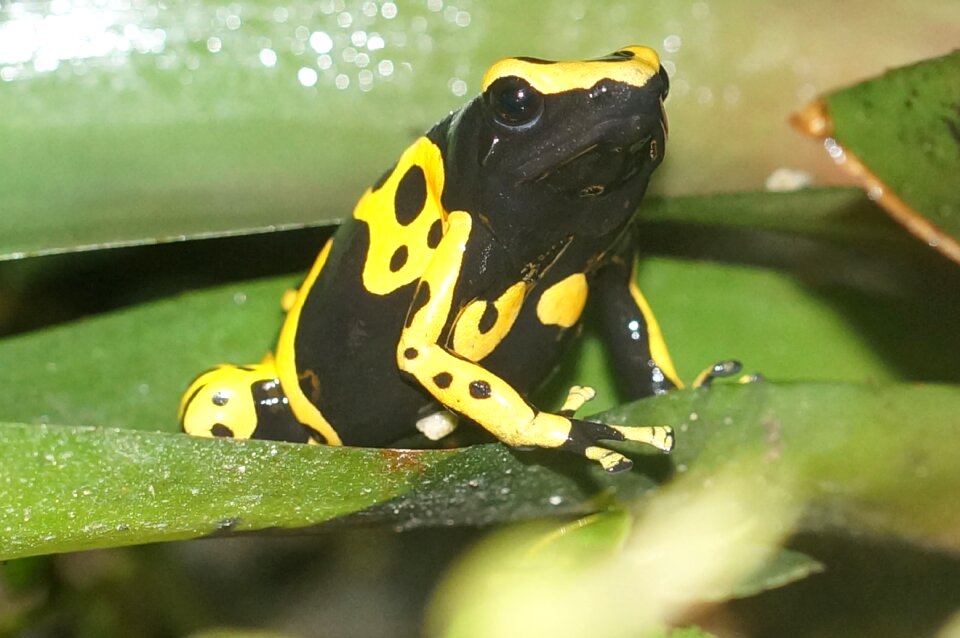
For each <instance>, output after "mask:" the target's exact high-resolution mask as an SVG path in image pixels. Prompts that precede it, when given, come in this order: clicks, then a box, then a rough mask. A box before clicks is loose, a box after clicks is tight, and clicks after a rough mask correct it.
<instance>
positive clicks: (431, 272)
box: [397, 211, 571, 447]
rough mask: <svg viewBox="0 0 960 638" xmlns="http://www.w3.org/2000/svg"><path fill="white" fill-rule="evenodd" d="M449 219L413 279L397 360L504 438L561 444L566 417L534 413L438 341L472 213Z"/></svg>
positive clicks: (517, 395) (449, 402) (444, 399)
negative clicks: (419, 273) (429, 257)
mask: <svg viewBox="0 0 960 638" xmlns="http://www.w3.org/2000/svg"><path fill="white" fill-rule="evenodd" d="M448 223H449V226H448V229H447V232H446V234H445V235H444V237H443V239H442V240H441V241H440V244H439V245H438V246H437V250H436V253H435V254H434V256H433V259H432V260H431V261H430V265H429V266H428V267H427V269H426V271H425V272H424V274H423V277H421V279H420V283H419V284H418V285H417V290H416V293H415V294H414V300H413V303H412V305H411V307H410V311H409V314H408V316H407V322H406V326H405V327H404V330H403V333H402V334H401V337H400V343H399V346H398V348H397V365H398V366H399V367H400V369H401V370H403V371H404V372H407V373H409V374H411V375H413V376H414V377H415V378H416V379H417V381H419V382H420V384H421V385H423V387H424V388H425V389H426V390H427V391H428V392H430V394H432V395H433V396H434V397H435V398H436V399H437V400H438V401H440V403H442V404H443V405H444V406H446V407H447V408H449V409H451V410H453V411H454V412H457V413H460V414H463V415H465V416H467V417H469V418H470V419H473V420H474V421H476V422H477V423H479V424H480V425H482V426H483V427H484V428H486V429H487V430H489V431H490V432H491V433H492V434H493V435H495V436H496V437H497V438H499V439H500V440H501V441H503V442H504V443H507V444H509V445H536V446H540V447H560V446H562V445H564V444H565V443H566V442H567V439H568V435H569V433H570V428H571V422H570V420H569V419H565V418H563V417H559V416H555V415H546V414H541V413H537V411H536V410H534V408H533V407H532V406H530V405H529V404H528V403H527V402H526V401H525V400H524V399H523V397H521V396H520V393H519V392H517V391H516V390H515V389H514V388H513V387H512V386H511V385H510V384H509V383H507V382H506V381H504V380H503V379H501V378H500V377H498V376H496V375H495V374H493V373H492V372H490V371H489V370H487V369H486V368H484V367H482V366H480V365H478V364H476V363H474V362H472V361H468V360H467V359H465V358H462V357H459V356H457V355H455V354H453V353H451V352H448V351H447V350H446V349H445V348H444V347H443V346H441V345H439V343H438V341H439V338H440V334H441V331H442V330H443V326H444V325H445V323H446V322H447V318H448V317H449V316H450V312H451V306H452V303H453V291H454V288H455V286H456V283H457V280H458V279H459V276H460V269H461V267H462V265H463V252H464V249H465V247H466V243H467V239H468V238H469V236H470V229H471V226H472V219H471V217H470V216H469V215H468V214H467V213H465V212H462V211H455V212H452V213H450V216H449V218H448ZM547 417H552V418H547Z"/></svg>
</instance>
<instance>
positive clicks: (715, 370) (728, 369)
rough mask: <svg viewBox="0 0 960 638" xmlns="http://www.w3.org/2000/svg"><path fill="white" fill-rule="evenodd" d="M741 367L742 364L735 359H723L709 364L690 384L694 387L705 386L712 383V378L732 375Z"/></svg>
mask: <svg viewBox="0 0 960 638" xmlns="http://www.w3.org/2000/svg"><path fill="white" fill-rule="evenodd" d="M742 369H743V364H741V363H740V362H739V361H737V360H735V359H725V360H723V361H718V362H717V363H715V364H713V365H712V366H709V367H708V368H707V369H705V370H704V371H703V372H701V373H700V374H698V375H697V378H696V379H694V380H693V383H692V384H691V385H692V386H693V387H694V388H702V387H707V386H709V385H710V384H711V383H713V380H714V379H720V378H723V377H732V376H733V375H735V374H737V373H738V372H740V370H742Z"/></svg>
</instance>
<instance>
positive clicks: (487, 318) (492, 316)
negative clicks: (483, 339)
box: [477, 301, 500, 335]
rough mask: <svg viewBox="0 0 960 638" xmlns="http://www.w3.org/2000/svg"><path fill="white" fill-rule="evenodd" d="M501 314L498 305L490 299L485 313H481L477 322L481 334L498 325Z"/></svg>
mask: <svg viewBox="0 0 960 638" xmlns="http://www.w3.org/2000/svg"><path fill="white" fill-rule="evenodd" d="M499 316H500V313H499V312H498V311H497V307H496V306H495V305H493V303H491V302H489V301H488V302H487V306H486V307H485V308H484V309H483V314H482V315H480V321H479V322H477V330H479V331H480V334H483V335H485V334H487V333H488V332H490V329H491V328H493V327H494V326H495V325H497V319H498V318H499Z"/></svg>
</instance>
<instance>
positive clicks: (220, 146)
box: [0, 0, 960, 636]
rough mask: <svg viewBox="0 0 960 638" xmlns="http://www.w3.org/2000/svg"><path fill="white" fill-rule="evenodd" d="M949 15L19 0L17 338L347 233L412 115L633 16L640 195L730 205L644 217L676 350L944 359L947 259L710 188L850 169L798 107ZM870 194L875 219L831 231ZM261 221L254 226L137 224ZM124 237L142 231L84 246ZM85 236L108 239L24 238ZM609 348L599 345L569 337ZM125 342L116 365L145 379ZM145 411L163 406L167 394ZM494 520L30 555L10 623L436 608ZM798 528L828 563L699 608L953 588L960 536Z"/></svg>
mask: <svg viewBox="0 0 960 638" xmlns="http://www.w3.org/2000/svg"><path fill="white" fill-rule="evenodd" d="M958 26H960V3H957V2H956V0H934V1H928V2H923V3H908V2H904V1H902V0H899V1H895V0H881V1H868V0H856V1H851V2H845V3H835V2H829V1H828V0H813V1H810V2H806V3H802V4H797V3H788V2H779V1H778V2H766V3H758V2H747V1H746V0H713V1H707V0H699V1H686V0H681V1H677V0H670V1H667V0H662V1H659V2H649V1H643V0H634V1H628V2H618V1H612V0H611V1H594V2H587V1H582V2H552V3H546V2H542V3H541V2H527V3H522V2H504V1H502V0H496V1H489V2H487V1H479V0H473V1H469V0H460V1H456V0H451V1H449V2H444V1H443V0H423V1H398V2H374V1H371V0H367V1H355V2H345V1H342V0H317V1H315V2H277V3H267V2H223V3H219V4H218V3H214V2H208V1H192V0H191V1H182V2H178V1H173V0H170V1H166V0H165V1H153V2H144V1H141V0H96V1H90V2H87V1H81V0H52V1H51V2H32V1H26V2H9V1H8V0H0V113H2V116H0V256H2V257H3V258H4V260H5V261H4V262H3V263H0V335H14V334H20V333H23V334H26V335H27V336H33V335H42V334H43V333H42V332H41V331H40V330H39V329H40V328H42V327H46V326H51V325H55V324H66V323H67V322H70V321H72V320H75V319H78V318H81V317H86V316H93V315H97V314H101V313H104V312H106V311H108V310H112V309H117V308H125V307H128V306H132V305H134V304H136V303H139V302H142V301H145V300H150V299H158V298H163V297H167V296H170V295H173V294H176V293H180V292H182V291H185V290H190V289H193V288H201V287H205V286H209V285H214V284H230V283H232V282H239V281H242V280H246V279H249V278H254V277H264V276H271V275H282V274H286V273H296V272H300V271H302V270H303V269H304V268H305V267H306V266H307V265H308V264H309V262H310V260H311V258H312V254H313V252H314V251H315V250H316V247H317V246H319V245H320V242H321V241H322V238H323V236H324V234H325V233H326V232H327V231H326V230H325V229H323V228H319V229H307V230H302V231H301V230H295V228H297V227H299V226H301V225H318V224H319V225H323V224H326V223H329V222H331V221H333V220H338V219H342V218H343V217H345V216H347V215H348V214H349V213H350V211H351V209H352V206H353V202H354V201H355V200H356V198H357V196H358V194H359V193H360V192H361V191H362V189H363V188H365V187H366V186H367V185H368V184H369V183H370V182H371V181H372V180H373V179H375V178H376V177H377V176H378V175H379V174H380V173H381V172H382V171H383V169H384V168H385V167H387V166H389V165H390V164H391V163H392V162H393V160H394V159H395V157H396V156H397V154H398V153H399V152H400V151H401V150H402V148H403V147H404V146H405V145H406V144H407V143H408V142H409V141H410V140H411V139H412V138H413V137H414V136H416V135H417V134H419V133H420V132H422V131H423V130H425V129H426V128H427V127H429V126H430V125H431V124H432V123H433V122H434V121H436V120H437V119H439V118H440V117H442V116H443V115H444V114H446V113H447V112H448V111H449V110H450V109H453V108H455V107H456V106H457V105H459V104H461V103H462V102H463V101H464V100H466V99H468V98H469V96H471V95H473V94H474V93H475V91H476V90H477V88H478V86H479V81H480V77H481V75H482V73H483V70H484V69H485V68H486V66H487V65H488V64H489V63H491V62H492V61H493V60H495V59H496V58H499V57H502V56H507V55H518V54H521V55H535V56H540V57H547V58H581V57H589V56H594V55H601V54H604V53H607V52H609V51H611V50H613V49H615V48H617V47H620V46H622V45H625V44H629V43H642V44H648V45H651V46H653V47H655V48H657V49H658V50H659V51H660V52H661V54H662V56H663V60H664V63H665V65H666V66H667V68H668V70H669V72H670V74H671V78H672V91H671V96H670V100H669V102H668V105H667V107H668V112H669V117H670V125H671V137H670V142H669V150H668V155H667V157H668V158H667V160H666V162H665V163H664V165H663V166H662V168H661V169H660V170H659V172H658V175H657V176H656V178H655V180H654V183H653V185H652V189H651V193H652V194H654V195H661V196H671V197H673V196H687V195H704V196H705V201H708V202H712V203H714V204H717V209H718V210H720V211H721V212H720V213H718V223H720V225H721V226H723V225H724V224H726V226H725V227H723V228H721V229H720V230H718V229H717V228H715V227H710V226H704V225H702V224H701V225H696V224H688V223H683V220H680V221H677V218H676V217H674V216H673V215H672V211H671V208H670V206H669V202H670V201H673V200H666V201H667V203H666V204H665V203H664V201H663V200H661V201H660V204H659V205H656V202H652V203H654V204H655V205H654V206H651V207H650V209H649V210H648V213H647V214H648V217H649V219H650V221H649V223H648V224H649V225H648V226H647V228H648V230H649V232H648V233H647V234H646V235H645V239H644V248H645V250H647V251H648V252H649V253H651V254H653V255H656V258H655V259H652V260H650V261H649V262H648V263H647V264H646V265H645V266H644V272H643V273H642V277H643V283H644V288H645V290H647V292H648V294H649V296H650V297H651V300H652V301H653V302H654V305H655V308H657V310H658V314H659V316H660V319H661V322H662V324H663V325H664V329H665V331H666V333H667V336H668V338H669V339H670V340H671V343H672V344H673V349H674V352H675V355H676V357H677V359H678V364H679V367H680V369H681V373H682V374H683V375H684V376H686V377H687V378H689V377H690V376H691V375H692V374H693V373H694V372H696V371H697V370H698V369H699V368H700V367H702V365H703V363H704V362H705V361H709V360H712V359H717V358H721V357H727V356H738V357H740V358H742V359H744V360H745V361H746V362H747V363H748V366H750V367H751V369H754V368H757V369H761V370H763V371H764V372H765V373H766V374H768V375H770V376H771V378H775V379H778V380H779V379H811V378H812V379H830V380H837V379H840V380H851V381H861V382H862V381H867V382H870V381H878V380H889V379H896V380H911V381H916V380H931V381H954V382H956V381H957V380H958V378H960V370H958V369H957V366H956V365H955V363H954V362H953V359H954V357H953V356H952V355H951V353H952V352H957V351H958V350H957V346H960V343H958V341H957V336H956V330H955V325H956V324H955V317H956V316H957V315H956V312H957V309H958V307H960V306H958V294H957V290H956V284H955V276H956V272H955V266H954V265H952V264H948V263H946V262H945V261H944V260H943V259H942V258H940V257H939V256H937V255H934V254H932V253H930V252H929V251H926V250H925V249H924V247H923V246H922V244H920V243H919V242H916V241H914V240H912V239H910V238H906V237H902V236H901V233H900V231H899V229H897V228H896V227H895V226H893V224H892V223H891V222H889V221H888V220H887V219H886V218H884V217H883V216H882V215H881V213H880V212H879V211H878V210H876V209H873V208H872V207H865V206H864V205H863V204H862V203H855V204H849V205H848V204H844V203H843V201H841V200H842V198H843V197H846V195H842V194H841V196H840V200H838V202H839V203H836V202H833V203H828V204H827V205H819V206H814V205H813V204H810V203H809V202H810V200H806V199H803V198H801V199H799V200H798V203H797V205H796V206H795V207H794V208H790V209H789V210H787V211H785V212H784V215H787V214H789V215H791V216H792V217H791V219H801V220H803V219H806V220H807V221H806V225H805V226H804V222H801V226H804V228H803V232H798V233H789V232H786V233H784V232H768V231H762V230H756V229H749V228H748V229H737V228H736V226H737V223H736V220H727V221H726V222H725V221H724V220H723V219H722V211H723V210H724V209H725V210H727V211H734V213H731V215H735V214H736V211H740V210H741V209H740V208H738V204H737V203H736V202H735V201H733V200H726V199H724V198H717V197H714V196H713V195H712V194H714V193H738V192H743V191H754V190H761V189H763V188H764V187H765V185H770V186H776V185H777V184H781V183H783V180H784V179H786V181H788V182H793V183H812V184H815V185H831V184H838V183H846V181H847V179H848V178H847V177H846V176H845V175H843V174H841V173H839V172H838V171H837V170H836V168H835V167H834V166H833V165H832V163H831V162H829V161H828V160H827V159H826V156H825V154H824V153H823V150H822V149H821V148H818V146H817V145H816V144H813V143H811V142H810V141H808V140H806V139H803V138H802V137H801V136H799V135H797V134H796V133H794V132H793V131H791V130H790V129H789V127H788V126H787V125H786V119H787V117H788V116H789V114H790V113H791V112H792V111H794V110H796V109H798V108H799V107H801V106H802V105H803V104H805V103H806V102H808V101H809V100H811V99H812V98H814V97H815V96H816V95H817V94H819V93H822V92H825V91H828V90H831V89H835V88H838V87H841V86H844V85H847V84H851V83H854V82H856V81H858V80H860V79H863V78H866V77H869V76H873V75H877V74H879V73H881V72H882V71H883V70H885V69H886V68H889V67H892V66H897V65H903V64H907V63H910V62H914V61H917V60H920V59H923V58H927V57H931V56H935V55H941V54H943V53H946V52H947V51H949V50H951V49H952V48H954V47H956V46H957V33H958ZM782 169H786V171H784V170H782ZM851 201H853V200H851ZM858 201H859V200H858ZM807 206H809V209H807V208H805V207H807ZM834 209H836V210H839V211H840V213H838V214H836V215H832V216H827V217H826V218H825V219H824V220H823V221H821V220H820V218H818V217H817V216H816V214H814V213H816V212H818V211H820V210H834ZM847 209H856V211H855V214H851V215H848V214H847V212H846V210H847ZM805 211H806V214H807V215H808V216H807V217H804V215H805ZM874 216H875V217H874ZM851 217H852V218H853V219H854V222H856V224H860V226H861V227H870V229H871V230H870V231H869V232H864V233H861V234H859V235H856V236H855V237H856V239H855V240H851V241H845V240H844V238H843V237H840V238H839V239H838V238H837V237H827V238H824V237H822V236H819V235H818V233H817V230H818V228H819V227H820V225H821V224H822V225H823V226H827V225H829V224H831V223H835V222H837V221H838V220H839V221H841V222H847V221H849V220H850V219H851ZM767 219H770V218H769V217H768V218H767ZM784 223H786V224H789V223H791V222H790V220H784ZM856 224H855V225H856ZM287 228H292V229H291V230H283V229H287ZM254 229H259V230H260V231H262V232H263V233H264V234H260V235H254V236H252V237H241V238H224V239H215V240H214V239H211V240H205V241H195V242H185V243H171V244H168V245H163V246H150V245H149V244H153V243H156V242H167V241H172V240H177V239H180V238H183V237H185V236H196V235H207V234H210V235H223V234H234V233H238V232H240V231H246V230H254ZM878 229H879V230H878ZM278 230H283V232H276V231H278ZM878 238H879V239H878ZM140 245H143V246H140ZM104 246H128V247H127V248H121V249H116V250H110V251H106V250H94V249H98V248H103V247H104ZM137 246H139V247H137ZM78 248H86V249H89V252H85V253H80V254H64V255H58V256H53V255H48V256H45V257H38V258H31V259H26V258H24V257H30V256H36V255H46V254H49V253H60V252H69V251H74V250H76V249H78ZM238 285H239V284H238ZM658 300H659V301H658ZM270 336H271V335H269V334H265V335H264V343H267V342H268V341H269V338H270ZM60 343H61V345H59V346H58V347H60V348H66V347H68V345H64V344H63V342H60ZM835 344H841V345H842V348H841V347H839V346H838V347H836V349H834V345H835ZM142 347H143V348H144V349H145V350H150V348H151V344H149V343H144V344H142ZM262 347H263V346H262V345H261V344H257V345H256V347H255V348H253V349H262ZM595 349H596V344H595V343H593V342H587V343H586V344H585V345H584V346H583V347H582V349H581V351H580V354H581V358H582V359H589V358H591V357H595V358H596V357H599V355H595V354H592V353H594V350H595ZM841 350H842V353H843V354H842V356H839V355H837V354H836V352H837V351H841ZM15 352H16V349H12V348H8V349H4V350H2V353H3V354H0V368H3V369H6V370H7V371H11V370H14V369H17V368H21V367H22V368H23V369H24V370H25V371H26V370H31V369H33V368H37V369H41V370H43V369H46V368H47V367H48V361H46V360H31V361H24V360H19V359H15V358H14V357H13V354H12V353H15ZM62 354H63V353H62V352H59V351H56V352H55V351H51V354H50V360H51V361H57V360H58V358H59V357H60V356H61V355H62ZM69 354H73V353H69ZM229 354H230V355H232V354H233V352H230V353H229ZM224 356H226V355H224ZM247 356H248V355H247ZM4 357H6V358H4ZM66 358H67V359H69V356H68V357H66ZM124 365H127V363H124ZM129 365H130V366H134V367H131V368H130V369H131V371H132V372H131V374H130V380H131V389H130V390H129V391H127V390H124V391H125V392H128V393H133V392H134V391H135V388H137V387H142V385H143V383H145V382H148V381H149V382H152V381H154V380H151V379H150V378H149V376H148V375H149V371H144V372H143V375H144V376H142V377H138V376H137V375H138V374H140V373H141V372H140V371H139V370H137V369H136V368H135V365H136V363H135V362H133V361H131V362H130V363H129ZM8 374H10V373H9V372H8ZM24 374H26V372H24ZM165 382H166V383H167V384H168V385H170V386H171V387H172V386H179V385H182V384H183V382H185V379H180V378H175V379H166V380H165ZM37 384H38V385H40V384H42V380H41V381H37ZM148 399H149V397H148V398H147V399H144V400H145V401H146V400H148ZM605 400H606V401H607V403H606V404H605V405H609V404H610V403H611V402H612V399H610V398H607V399H605ZM7 403H8V404H9V405H8V406H7V407H5V408H4V410H5V411H4V413H3V415H2V416H3V418H4V419H14V418H22V419H23V420H25V421H31V420H37V418H36V416H33V417H31V416H29V415H26V416H22V415H21V414H19V413H18V409H19V406H17V395H16V393H14V394H13V396H9V397H8V399H7ZM53 405H54V406H55V407H56V403H55V402H53ZM113 405H117V404H113ZM120 405H122V404H120ZM603 405H604V404H600V405H598V407H603ZM95 407H96V408H97V409H98V410H100V412H97V413H96V414H102V413H106V414H107V415H108V417H109V419H110V420H109V421H108V422H109V424H116V420H117V419H121V420H122V416H123V415H122V414H120V415H119V416H117V415H116V414H114V413H111V408H110V406H109V405H108V406H105V407H104V406H95ZM149 409H151V410H154V411H155V412H156V414H157V415H162V414H166V413H167V412H170V413H171V420H172V408H171V407H170V406H168V405H166V403H165V402H159V403H158V402H157V401H156V399H153V405H152V407H150V408H149ZM64 413H65V414H66V415H68V416H70V415H73V416H76V415H77V411H76V408H75V407H74V406H68V407H66V408H64ZM53 414H54V415H55V418H54V420H55V421H58V422H69V421H66V420H65V417H64V416H62V415H61V414H59V413H56V412H53ZM83 414H84V416H85V415H86V413H83ZM91 414H94V413H91ZM141 414H142V413H141ZM47 418H49V415H47ZM77 418H80V417H77ZM157 418H163V417H157ZM80 422H83V423H90V422H98V423H101V422H100V421H97V420H96V419H95V418H94V417H92V416H90V417H86V418H80ZM0 470H2V468H0ZM291 480H296V477H291ZM480 534H481V532H478V531H477V530H470V529H453V530H446V529H444V530H429V531H419V532H412V533H411V532H408V533H405V534H394V533H392V532H391V531H389V530H359V531H358V530H349V531H345V532H342V533H333V534H325V535H323V536H316V537H302V538H284V539H276V538H267V539H264V538H249V539H242V538H241V539H228V540H226V539H225V540H206V541H200V542H192V543H174V544H168V545H164V546H153V547H142V548H128V549H121V550H109V551H98V552H89V553H82V554H72V555H64V556H58V557H53V558H49V557H48V558H37V559H27V560H23V561H15V562H10V563H6V564H5V565H4V566H3V567H2V570H3V571H2V578H0V633H6V634H9V635H31V636H59V635H81V636H101V635H116V636H122V635H157V636H165V635H184V634H186V633H189V632H191V631H196V630H200V629H203V628H209V627H214V626H245V627H252V628H258V629H269V630H276V631H287V632H290V633H292V634H295V635H304V636H314V635H331V636H386V635H396V636H406V635H416V634H417V633H418V632H419V626H420V622H421V617H422V610H423V606H424V604H425V601H426V600H427V598H428V596H429V594H430V592H431V589H432V587H433V585H434V583H435V582H436V581H437V579H438V577H439V575H440V574H441V573H442V572H443V570H444V569H445V567H446V566H447V565H448V564H449V562H450V561H451V560H452V558H453V557H454V556H456V555H457V554H459V553H460V551H461V550H462V549H463V548H464V547H465V546H466V545H467V544H469V542H471V541H472V540H474V539H476V538H477V537H478V536H479V535H480ZM795 544H796V545H797V546H799V547H801V548H803V549H805V550H807V551H810V553H812V554H814V555H816V556H817V557H818V558H820V559H821V560H823V561H825V562H827V563H828V564H829V565H833V567H832V568H831V569H830V570H829V571H828V573H827V574H823V575H819V576H816V577H814V578H812V579H810V580H809V581H807V582H803V583H800V584H799V585H796V586H794V587H791V588H787V589H785V590H782V591H775V592H769V593H767V594H763V595H761V596H760V597H757V598H754V599H751V600H747V601H740V602H737V603H734V604H731V605H727V606H725V607H723V608H721V609H718V610H710V611H708V612H705V615H704V618H697V619H695V620H697V621H698V622H703V623H704V624H705V625H706V626H707V627H710V628H713V629H715V630H717V631H718V632H721V635H755V636H764V635H778V636H790V635H793V636H810V635H819V636H845V635H867V634H869V635H875V636H886V635H889V636H915V635H930V633H931V632H933V631H934V630H935V628H936V627H937V626H938V625H939V624H940V623H941V622H942V621H943V619H944V618H945V617H946V615H947V614H949V613H950V612H951V611H952V610H953V609H955V607H956V605H957V604H958V601H957V600H956V596H955V593H956V592H957V591H958V590H960V585H958V583H960V580H958V573H960V568H958V565H957V561H956V559H955V557H953V556H948V555H943V554H938V553H933V552H926V551H924V550H922V549H917V548H915V547H906V546H901V545H898V544H895V543H892V542H886V541H877V540H869V541H868V540H864V539H849V538H846V537H828V538H823V537H815V538H814V537H802V538H799V539H796V540H795ZM916 588H921V591H922V592H923V593H922V595H919V596H912V597H909V596H908V597H902V596H899V595H897V593H898V592H899V591H904V590H912V589H916ZM814 612H815V613H814ZM721 630H722V631H721Z"/></svg>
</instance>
